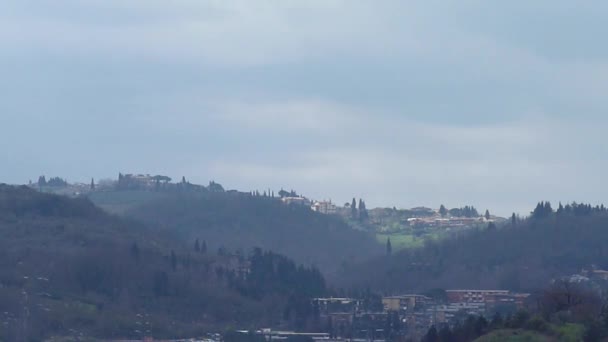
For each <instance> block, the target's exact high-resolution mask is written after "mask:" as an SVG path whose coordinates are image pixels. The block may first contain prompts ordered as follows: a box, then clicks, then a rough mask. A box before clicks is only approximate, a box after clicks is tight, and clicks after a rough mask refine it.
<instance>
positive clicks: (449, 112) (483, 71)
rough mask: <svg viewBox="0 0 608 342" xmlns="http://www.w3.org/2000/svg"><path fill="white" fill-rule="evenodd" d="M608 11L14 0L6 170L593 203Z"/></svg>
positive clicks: (331, 191) (524, 5) (546, 2)
mask: <svg viewBox="0 0 608 342" xmlns="http://www.w3.org/2000/svg"><path fill="white" fill-rule="evenodd" d="M606 18H608V2H606V1H584V2H580V1H578V2H577V1H555V0H539V1H533V2H531V1H488V0H478V1H466V0H465V1H463V0H458V1H456V0H455V1H451V0H440V1H439V0H437V1H434V0H424V1H401V0H400V1H377V0H374V1H371V0H370V1H367V0H355V1H353V0H350V1H331V0H320V1H311V0H306V1H284V0H276V1H263V0H259V1H251V0H244V1H231V0H218V1H204V0H190V1H189V0H174V1H161V0H141V1H125V0H88V1H81V0H64V1H62V0H59V1H57V0H54V1H41V0H36V1H28V0H15V1H3V2H2V3H1V4H0V129H1V133H0V147H1V149H0V160H1V163H0V182H8V183H26V182H27V181H28V180H29V179H32V180H36V179H37V177H38V176H39V175H41V174H45V175H47V177H49V176H55V175H58V176H62V177H65V178H67V179H68V180H69V181H87V180H89V179H90V177H95V178H96V179H98V178H106V177H117V174H118V172H119V171H120V172H124V173H153V174H159V173H160V174H167V175H169V176H171V177H173V178H175V179H177V178H181V176H182V175H184V176H186V178H188V179H189V180H191V181H192V182H197V183H207V182H208V181H209V180H211V179H214V180H216V181H218V182H220V183H222V184H224V185H225V186H226V187H227V188H237V189H240V190H251V189H256V188H257V189H260V190H261V189H266V188H269V187H270V188H273V189H275V190H278V189H279V188H281V187H285V188H287V189H291V188H293V189H295V190H297V191H300V192H303V193H304V194H306V195H308V196H309V197H313V198H317V199H323V198H326V199H330V198H331V199H332V200H334V201H335V202H339V203H344V202H345V201H348V200H349V199H351V198H352V197H353V196H356V197H357V198H358V197H363V198H364V199H366V202H367V204H368V207H375V206H393V205H395V206H397V207H412V206H418V205H426V206H432V207H438V206H439V204H441V203H444V204H445V205H446V206H448V207H454V206H461V205H465V204H473V205H475V206H477V207H478V208H479V209H481V210H484V209H486V208H489V209H490V210H491V211H494V212H497V213H500V214H505V215H506V214H508V213H510V212H512V211H517V212H521V213H524V212H526V211H529V210H530V209H532V207H533V205H534V204H535V203H536V202H537V201H539V200H551V201H554V202H556V201H558V200H562V201H572V200H576V201H586V202H592V203H599V202H601V201H604V200H605V199H606V194H607V193H608V181H607V177H608V172H606V171H607V169H608V159H607V158H606V152H607V147H608V143H607V141H608V139H606V132H607V131H608V117H607V115H606V114H607V113H608V101H607V96H606V95H607V91H608V45H607V44H606V43H605V40H606V37H608V24H607V23H606V20H605V19H606ZM605 202H608V201H605Z"/></svg>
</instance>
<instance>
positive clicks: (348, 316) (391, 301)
mask: <svg viewBox="0 0 608 342" xmlns="http://www.w3.org/2000/svg"><path fill="white" fill-rule="evenodd" d="M528 297H529V294H527V293H513V292H510V291H507V290H446V291H445V297H444V298H442V299H434V298H430V297H428V296H425V295H419V294H407V295H399V296H388V297H383V298H382V310H371V311H370V310H369V307H368V306H366V305H365V304H364V303H363V300H359V299H354V298H316V299H315V305H316V307H318V310H319V312H320V315H321V319H326V320H327V321H328V322H329V326H331V327H332V329H333V332H332V333H331V335H332V336H334V337H337V338H338V337H342V338H344V337H349V338H369V337H373V338H375V339H382V338H384V337H386V336H389V335H391V334H392V335H393V336H394V335H395V334H397V335H400V336H407V337H411V338H420V337H421V336H423V335H424V334H425V333H426V332H427V331H428V329H429V328H430V327H431V326H433V325H434V326H442V325H449V326H453V325H454V324H455V323H456V322H461V321H463V320H464V319H466V318H467V317H469V316H470V315H474V316H484V317H486V318H487V319H491V318H492V316H493V315H495V314H496V313H500V314H501V315H503V316H504V315H508V314H513V313H515V312H517V311H518V310H520V309H523V308H524V307H525V306H526V302H527V299H528ZM387 329H390V330H391V331H388V330H387Z"/></svg>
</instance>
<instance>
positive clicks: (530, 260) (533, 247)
mask: <svg viewBox="0 0 608 342" xmlns="http://www.w3.org/2000/svg"><path fill="white" fill-rule="evenodd" d="M606 241H608V212H607V211H606V209H605V208H604V207H603V206H595V207H592V206H590V205H585V204H577V203H572V204H568V205H566V206H562V205H561V204H560V206H559V207H558V209H557V210H554V209H552V208H551V205H550V204H549V203H546V202H542V203H539V205H538V206H537V208H536V209H535V210H534V211H533V212H532V214H531V216H530V218H528V219H525V220H519V219H517V218H516V217H515V216H513V218H512V220H510V221H509V222H508V223H506V224H504V225H501V226H496V225H494V224H489V226H488V227H487V228H486V229H478V230H473V231H471V232H469V233H463V234H462V235H460V236H457V237H455V238H452V239H446V240H443V241H428V242H427V243H426V244H425V246H424V247H423V248H419V249H410V250H404V251H400V252H398V253H393V254H392V255H390V256H385V257H379V258H376V259H375V260H373V261H369V262H367V263H362V264H351V265H349V266H348V267H347V268H346V269H345V271H344V273H343V274H342V276H341V277H340V278H339V279H341V281H342V282H343V283H344V284H355V285H357V286H360V287H363V288H364V287H367V286H370V287H372V288H375V289H378V290H382V291H384V292H390V293H392V292H394V293H397V292H401V291H425V290H426V289H431V288H503V289H510V290H516V291H531V290H534V289H538V288H543V287H544V286H546V284H547V283H548V282H549V281H550V280H551V279H554V278H556V277H561V276H565V275H570V274H573V273H579V272H580V271H581V269H583V268H587V269H589V268H591V267H596V268H600V269H602V268H606V267H608V245H607V244H606Z"/></svg>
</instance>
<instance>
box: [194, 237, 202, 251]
mask: <svg viewBox="0 0 608 342" xmlns="http://www.w3.org/2000/svg"><path fill="white" fill-rule="evenodd" d="M194 251H195V252H200V251H201V245H200V243H199V242H198V239H196V241H195V242H194Z"/></svg>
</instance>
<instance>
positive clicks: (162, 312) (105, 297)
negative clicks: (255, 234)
mask: <svg viewBox="0 0 608 342" xmlns="http://www.w3.org/2000/svg"><path fill="white" fill-rule="evenodd" d="M0 234H2V239H1V240H0V312H2V315H3V316H2V323H3V324H2V326H1V328H0V340H6V341H13V340H40V339H43V338H48V337H50V336H62V335H68V334H69V335H71V336H81V337H82V338H88V337H91V336H92V337H99V338H127V337H129V338H141V337H143V336H149V335H154V336H157V337H163V336H166V337H178V336H195V335H196V334H197V333H199V332H202V331H209V330H213V331H221V330H222V329H227V328H241V327H243V326H247V325H251V326H254V325H262V326H265V325H272V326H283V327H285V328H301V327H308V326H311V325H314V324H318V322H316V321H315V320H314V312H312V311H311V309H310V302H311V301H310V298H311V297H312V296H321V295H324V294H325V292H326V285H325V280H324V279H323V277H322V275H321V273H320V272H319V271H318V270H317V269H316V268H314V267H312V268H311V267H304V266H298V265H297V264H296V263H295V262H293V261H291V260H289V259H288V258H286V257H284V256H281V255H278V254H275V253H272V252H265V251H263V250H261V249H254V250H248V251H247V252H245V253H231V252H230V251H228V250H223V251H222V253H220V254H219V255H218V254H217V253H215V252H213V253H212V252H210V251H205V250H204V249H202V248H200V246H199V248H198V249H196V248H194V246H193V245H190V244H188V245H186V244H183V243H181V242H179V241H177V240H175V239H173V238H172V237H171V236H170V235H168V234H165V235H163V232H154V231H152V230H150V229H148V228H147V227H146V226H145V225H143V224H141V223H137V222H134V221H130V220H126V219H122V218H117V217H113V216H110V215H108V214H106V213H105V212H103V211H102V210H101V209H98V208H97V207H95V206H94V205H93V204H92V203H91V202H90V201H89V200H87V199H82V198H79V199H70V198H67V197H61V196H57V195H49V194H42V193H38V192H36V191H34V190H31V189H29V188H27V187H13V186H7V185H0Z"/></svg>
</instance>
